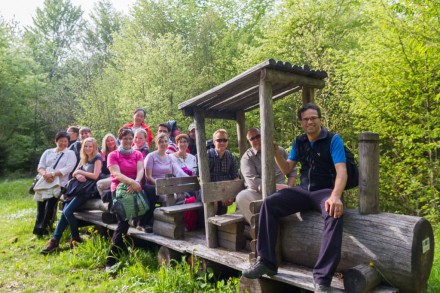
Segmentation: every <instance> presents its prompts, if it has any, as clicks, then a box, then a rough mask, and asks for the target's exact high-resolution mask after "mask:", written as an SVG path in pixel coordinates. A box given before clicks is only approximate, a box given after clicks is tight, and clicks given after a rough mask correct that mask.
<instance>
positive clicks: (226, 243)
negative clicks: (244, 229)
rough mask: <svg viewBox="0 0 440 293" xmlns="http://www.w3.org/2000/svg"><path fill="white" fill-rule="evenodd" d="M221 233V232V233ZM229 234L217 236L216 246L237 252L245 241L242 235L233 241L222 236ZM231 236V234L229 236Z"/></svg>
mask: <svg viewBox="0 0 440 293" xmlns="http://www.w3.org/2000/svg"><path fill="white" fill-rule="evenodd" d="M222 233H223V232H222ZM226 234H229V233H224V234H219V235H218V245H219V246H220V247H223V248H226V249H228V250H232V251H239V250H241V249H242V248H243V247H244V243H245V239H244V235H237V237H236V238H235V239H231V240H230V239H228V238H225V237H224V236H225V235H226ZM231 235H233V234H231Z"/></svg>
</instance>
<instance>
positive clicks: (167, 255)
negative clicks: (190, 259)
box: [157, 246, 183, 266]
mask: <svg viewBox="0 0 440 293" xmlns="http://www.w3.org/2000/svg"><path fill="white" fill-rule="evenodd" d="M182 256H183V254H182V253H180V252H178V251H175V250H172V249H169V248H168V247H166V246H161V247H160V248H159V251H158V252H157V264H158V265H159V266H162V265H166V266H170V264H171V260H175V261H177V262H180V260H181V259H182Z"/></svg>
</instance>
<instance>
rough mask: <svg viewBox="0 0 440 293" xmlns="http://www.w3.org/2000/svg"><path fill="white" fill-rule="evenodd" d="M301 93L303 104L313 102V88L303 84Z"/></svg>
mask: <svg viewBox="0 0 440 293" xmlns="http://www.w3.org/2000/svg"><path fill="white" fill-rule="evenodd" d="M301 94H302V102H303V105H304V104H307V103H314V102H315V89H313V88H309V87H307V86H303V87H302V91H301Z"/></svg>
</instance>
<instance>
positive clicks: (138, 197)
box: [112, 183, 150, 221]
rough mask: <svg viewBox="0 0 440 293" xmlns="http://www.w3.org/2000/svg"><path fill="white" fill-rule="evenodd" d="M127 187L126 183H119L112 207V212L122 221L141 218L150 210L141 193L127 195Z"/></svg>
mask: <svg viewBox="0 0 440 293" xmlns="http://www.w3.org/2000/svg"><path fill="white" fill-rule="evenodd" d="M127 187H128V185H127V184H126V183H119V185H118V187H117V188H116V197H115V198H114V199H113V207H112V210H113V212H114V213H116V214H117V215H118V216H119V217H120V218H121V219H123V220H124V221H127V220H132V219H134V218H137V217H139V216H142V215H144V214H146V213H147V212H148V211H149V210H150V206H149V204H148V201H146V200H145V198H144V196H143V191H139V192H133V193H127Z"/></svg>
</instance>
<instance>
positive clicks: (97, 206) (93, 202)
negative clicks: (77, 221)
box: [81, 198, 108, 212]
mask: <svg viewBox="0 0 440 293" xmlns="http://www.w3.org/2000/svg"><path fill="white" fill-rule="evenodd" d="M81 210H86V211H91V210H98V211H103V212H106V211H108V203H103V202H102V200H101V199H96V198H92V199H89V200H88V201H86V202H85V203H84V204H83V205H82V206H81Z"/></svg>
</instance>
